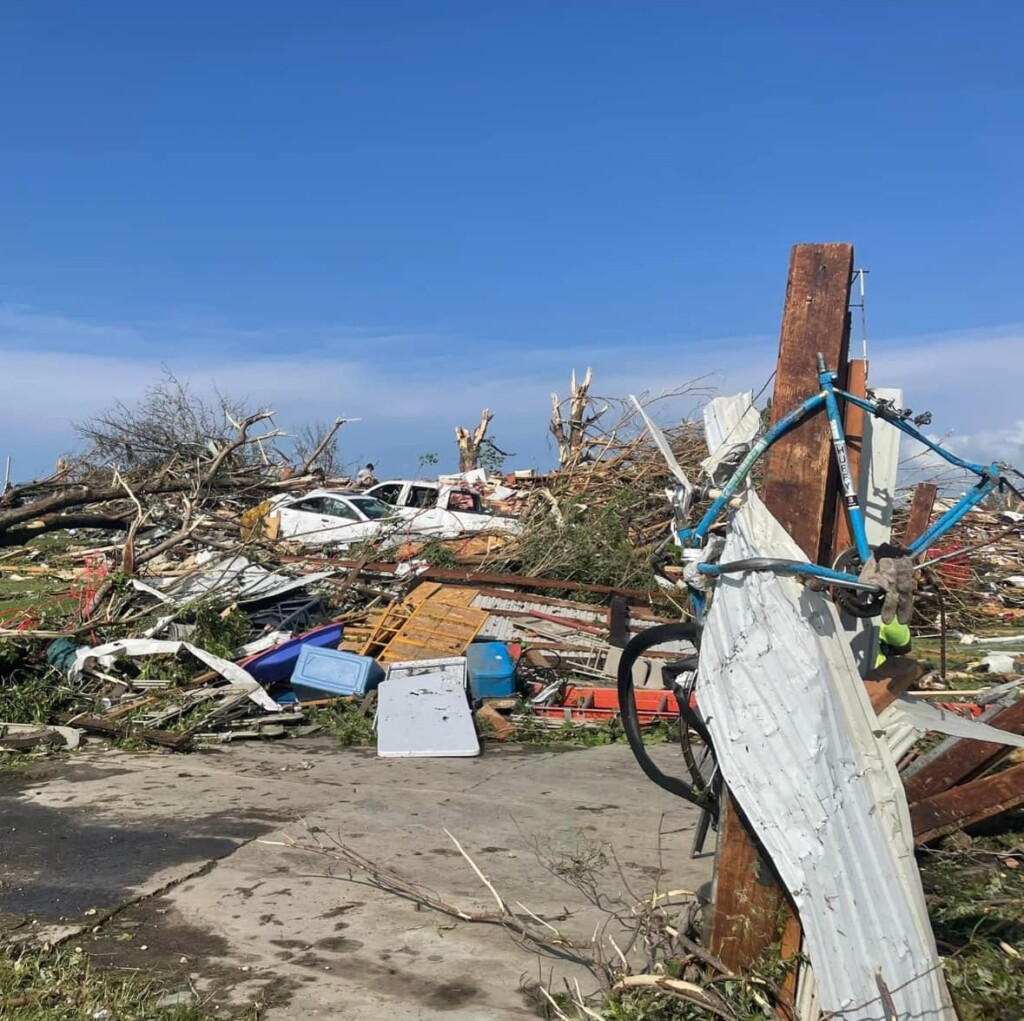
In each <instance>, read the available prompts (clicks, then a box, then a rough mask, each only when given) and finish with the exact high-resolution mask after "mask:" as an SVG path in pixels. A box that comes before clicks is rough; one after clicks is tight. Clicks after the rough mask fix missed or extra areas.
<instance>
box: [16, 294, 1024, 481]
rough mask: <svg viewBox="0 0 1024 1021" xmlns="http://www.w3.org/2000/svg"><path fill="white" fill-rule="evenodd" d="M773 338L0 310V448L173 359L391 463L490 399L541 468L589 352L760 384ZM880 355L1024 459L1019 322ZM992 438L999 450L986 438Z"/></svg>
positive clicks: (661, 385)
mask: <svg viewBox="0 0 1024 1021" xmlns="http://www.w3.org/2000/svg"><path fill="white" fill-rule="evenodd" d="M310 341H311V342H312V343H310ZM311 348H312V349H311ZM776 348H777V342H776V340H775V339H774V338H772V337H744V338H732V339H718V340H704V341H687V342H680V343H679V344H672V345H668V344H658V345H655V344H642V345H636V344H633V345H628V346H626V345H624V346H623V347H621V348H612V347H604V348H597V349H595V348H590V347H585V346H582V345H578V346H565V347H561V348H557V349H550V348H549V349H543V350H537V349H530V347H529V346H528V345H526V344H521V343H494V342H492V343H480V342H470V341H467V340H465V339H459V340H458V341H457V342H456V341H454V340H444V339H441V338H437V337H432V336H428V335H427V334H422V335H418V336H415V337H412V336H409V335H402V334H395V333H383V332H381V333H376V334H375V333H373V332H372V331H357V330H350V329H338V330H328V329H323V330H317V331H313V332H312V333H309V332H303V333H301V334H300V333H299V332H298V331H294V332H292V331H284V330H275V331H267V332H264V333H255V332H253V331H236V330H233V329H231V328H230V326H225V325H224V324H206V325H204V324H195V323H191V324H174V323H163V324H155V325H154V324H148V325H147V324H141V325H140V324H127V325H126V324H112V325H110V326H104V325H103V324H98V323H94V322H93V323H82V322H78V321H76V320H74V319H70V318H67V317H61V316H51V315H44V314H39V313H36V312H33V311H32V310H27V309H9V308H8V309H0V351H2V352H3V372H2V374H0V402H2V406H3V409H4V414H5V421H6V424H7V426H8V428H7V430H6V434H7V437H8V440H7V446H8V450H7V451H0V455H2V454H4V453H10V454H11V455H13V456H14V458H15V463H16V465H17V466H18V468H19V469H20V470H18V471H16V475H18V476H19V477H23V476H24V475H25V474H26V473H33V474H34V473H36V472H39V471H44V470H46V469H47V468H48V467H49V466H50V465H52V463H53V458H54V457H55V456H56V455H57V454H58V453H60V452H61V451H62V450H65V449H67V448H68V447H69V446H71V445H72V444H73V442H74V434H73V431H72V428H71V423H72V422H74V421H80V420H82V419H84V418H87V417H89V416H90V415H91V414H94V413H95V412H96V411H98V410H100V409H101V408H104V407H107V406H109V405H110V404H112V403H113V402H114V401H117V400H120V401H123V402H125V403H131V402H133V401H134V400H136V399H137V398H138V397H139V396H140V395H141V394H142V393H143V392H144V390H145V388H146V386H147V385H149V384H150V383H152V382H153V381H154V380H155V379H156V378H157V377H158V376H159V375H160V374H161V372H162V371H163V366H164V365H166V366H167V367H169V368H170V369H171V370H172V371H173V372H174V373H175V374H176V375H178V376H179V377H181V378H185V379H188V380H189V381H190V382H191V384H192V385H193V387H194V388H195V389H196V390H197V391H199V392H212V390H213V389H214V388H215V387H217V388H219V389H220V390H222V391H224V392H226V393H229V394H232V395H239V396H245V397H247V398H248V399H249V401H250V402H251V403H252V404H253V405H258V406H261V407H262V406H265V407H270V408H272V409H273V410H275V411H276V412H277V413H278V421H279V423H280V424H281V425H282V426H284V427H286V428H297V427H298V426H300V425H301V424H303V423H306V422H309V421H314V420H326V419H333V418H334V417H335V416H337V415H347V416H351V417H358V418H361V419H362V421H361V422H360V423H354V424H352V425H351V426H349V427H347V428H346V430H344V432H343V437H342V447H343V452H344V453H345V455H346V457H348V458H350V459H351V460H352V461H357V460H362V459H363V458H367V457H372V458H373V459H375V460H376V461H381V462H384V470H385V471H387V472H388V473H408V472H411V471H413V470H414V468H415V465H416V460H417V457H418V455H419V454H422V453H426V452H437V453H440V454H441V457H442V461H441V467H442V468H446V467H449V466H450V461H451V459H452V458H453V457H454V453H455V446H454V442H453V439H452V430H453V427H454V426H455V425H457V424H467V425H468V424H472V423H475V421H476V420H477V417H478V416H479V413H480V410H481V408H483V407H490V408H491V409H492V410H493V411H494V412H495V416H496V417H495V420H494V426H493V430H494V435H495V437H496V439H497V440H498V442H499V443H500V444H501V445H502V446H503V447H504V448H506V449H510V450H512V451H515V452H516V453H517V454H518V455H519V456H518V457H517V462H518V463H520V464H525V465H529V464H534V465H536V466H538V467H547V466H548V465H549V463H550V460H551V457H550V453H549V450H548V436H547V421H548V416H549V413H550V394H551V392H552V391H557V392H558V393H560V394H562V395H563V396H564V395H565V394H566V391H567V389H568V382H569V375H570V372H571V371H572V369H573V368H574V367H575V368H576V369H577V371H579V372H582V371H583V370H584V369H585V368H586V367H587V366H588V365H591V366H592V367H593V369H594V379H595V382H594V387H593V390H594V392H595V393H599V394H610V395H617V396H621V395H625V394H627V393H630V392H639V391H644V390H650V391H654V392H661V391H664V390H668V389H671V388H673V387H675V386H677V385H679V384H680V383H683V382H685V381H687V380H692V379H694V378H696V377H699V376H706V375H708V374H711V376H712V378H711V380H710V382H711V383H712V384H713V385H715V386H717V388H718V389H719V390H720V391H722V392H735V391H737V390H740V389H748V388H752V389H754V390H755V391H756V390H758V389H760V387H761V385H762V384H763V383H764V382H765V380H766V379H767V377H768V376H769V374H770V373H771V371H772V369H773V368H774V364H775V357H776ZM268 352H269V353H268ZM870 354H871V380H872V383H874V384H876V385H879V386H882V385H892V384H896V385H900V386H902V387H903V390H904V394H905V400H906V403H909V404H910V405H911V406H912V407H913V408H914V409H915V411H919V410H923V409H924V408H926V407H927V408H931V409H932V410H933V411H934V412H935V427H934V428H936V429H937V430H938V431H940V432H946V431H948V430H950V429H952V428H953V427H954V426H955V427H956V430H957V431H956V432H955V433H954V436H955V437H956V438H957V440H958V442H959V444H960V446H959V447H958V449H962V450H963V452H964V453H965V454H967V453H968V452H969V454H970V456H972V457H974V456H977V457H979V458H982V457H985V458H991V457H1005V458H1006V459H1009V460H1013V459H1014V458H1016V459H1017V460H1024V458H1022V457H1021V438H1022V432H1024V425H1022V422H1021V418H1020V409H1021V401H1020V396H1019V393H1018V392H1017V390H1018V388H1019V383H1020V380H1021V378H1022V376H1024V373H1022V372H1021V368H1022V364H1024V328H1019V327H1018V328H1014V327H1007V328H1004V329H1002V330H997V331H975V332H971V331H958V332H955V333H948V334H940V335H938V336H932V337H916V338H910V339H899V340H879V341H876V342H874V343H873V344H872V349H871V352H870ZM679 408H680V406H679V405H676V406H675V408H673V409H665V411H664V412H663V414H664V415H668V414H670V413H671V412H672V411H675V412H676V413H678V412H679ZM986 445H990V446H991V449H985V450H982V449H981V448H982V447H985V446H986ZM976 446H977V449H976Z"/></svg>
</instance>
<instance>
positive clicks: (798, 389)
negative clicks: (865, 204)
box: [761, 244, 853, 563]
mask: <svg viewBox="0 0 1024 1021" xmlns="http://www.w3.org/2000/svg"><path fill="white" fill-rule="evenodd" d="M852 273H853V245H848V244H830V245H795V246H794V247H793V252H792V257H791V259H790V264H789V281H788V283H787V285H786V306H785V311H784V313H783V317H782V339H781V341H780V344H779V360H778V364H777V367H776V371H777V375H776V377H775V393H774V396H773V397H772V423H773V424H774V423H775V422H778V421H779V419H780V418H782V417H783V416H784V415H786V414H788V413H789V412H790V411H792V410H793V409H794V408H796V407H797V406H798V405H800V404H801V403H802V402H803V401H805V400H806V399H807V398H808V397H810V396H812V395H813V394H816V393H818V390H819V387H818V371H817V367H816V365H815V354H816V352H818V351H820V352H821V353H822V354H824V356H825V361H826V363H827V365H828V367H829V368H830V369H836V370H838V372H839V382H840V384H843V383H845V382H846V375H847V373H846V363H847V356H848V350H849V325H850V322H849V320H850V317H849V311H848V306H849V303H850V280H851V276H852ZM836 478H837V471H836V468H835V464H834V462H833V458H832V444H831V440H830V435H829V428H828V420H827V419H826V417H825V416H824V415H823V414H822V415H818V416H817V417H815V418H814V419H813V420H811V421H810V422H805V423H803V424H802V425H801V426H800V427H799V428H798V429H796V430H794V431H793V432H792V433H790V435H789V436H787V437H785V438H784V439H782V440H780V441H779V442H778V443H776V444H775V445H774V446H773V447H772V449H771V450H770V451H768V453H767V455H766V456H765V483H764V486H763V488H762V494H761V495H762V497H763V499H764V502H765V504H766V505H767V507H768V509H769V510H770V511H771V512H772V513H773V514H774V515H775V517H776V518H778V520H779V521H780V522H781V523H782V526H783V527H784V528H785V529H786V531H787V532H789V534H790V535H792V536H793V538H794V539H795V540H796V543H797V545H798V546H800V548H801V549H802V550H803V551H804V552H805V553H806V554H807V556H808V559H810V560H812V561H815V562H817V563H825V562H827V561H828V560H829V556H830V554H831V547H832V522H833V521H834V520H835V508H836V502H837V501H836V493H837V486H836ZM823 523H825V524H824V527H823Z"/></svg>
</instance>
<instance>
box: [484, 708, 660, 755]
mask: <svg viewBox="0 0 1024 1021" xmlns="http://www.w3.org/2000/svg"><path fill="white" fill-rule="evenodd" d="M514 722H515V724H516V729H515V733H514V734H511V735H510V736H509V738H508V740H509V741H512V742H514V743H515V744H525V745H553V744H570V745H576V746H578V747H581V748H594V747H598V746H600V745H608V744H625V743H626V732H625V731H624V730H623V728H622V719H621V718H620V717H619V716H612V717H610V718H609V719H608V720H604V721H594V720H588V721H579V722H576V721H573V720H566V721H564V722H563V723H561V724H560V725H559V726H557V727H550V726H547V725H546V724H545V723H544V721H543V720H542V719H541V718H540V717H538V716H535V715H533V714H532V713H531V712H530V710H529V707H528V706H523V707H521V709H520V711H519V713H518V714H517V716H516V719H515V720H514ZM483 736H487V735H486V734H484V735H483ZM643 738H644V744H666V743H668V742H672V741H678V740H679V726H678V724H677V723H675V722H674V721H670V720H658V721H656V722H655V723H654V724H652V725H651V726H648V727H644V730H643Z"/></svg>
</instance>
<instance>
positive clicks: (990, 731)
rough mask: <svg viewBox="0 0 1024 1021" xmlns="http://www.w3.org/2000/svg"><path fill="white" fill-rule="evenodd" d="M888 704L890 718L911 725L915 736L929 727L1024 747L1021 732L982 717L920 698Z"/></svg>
mask: <svg viewBox="0 0 1024 1021" xmlns="http://www.w3.org/2000/svg"><path fill="white" fill-rule="evenodd" d="M889 708H890V709H891V710H892V712H891V714H890V715H891V717H892V719H894V720H897V721H899V722H900V723H905V724H907V725H908V726H910V727H912V728H913V729H914V731H915V732H916V733H915V737H920V736H921V735H922V734H924V733H927V732H928V731H930V730H931V731H934V732H935V733H937V734H949V735H950V736H951V737H965V738H967V739H968V740H971V741H988V742H993V743H995V744H1005V745H1009V746H1010V747H1011V748H1024V734H1013V733H1011V732H1010V731H1008V730H1000V729H999V728H998V727H990V726H989V725H988V724H987V723H982V722H981V720H971V719H968V718H967V717H966V716H960V715H959V714H958V713H951V712H950V711H949V710H948V709H943V708H941V706H937V705H929V704H928V703H927V702H922V701H920V699H916V698H907V697H903V698H898V699H897V700H896V701H895V702H893V704H892V705H891V706H890V707H889Z"/></svg>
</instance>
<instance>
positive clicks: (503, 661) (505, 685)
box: [466, 642, 516, 698]
mask: <svg viewBox="0 0 1024 1021" xmlns="http://www.w3.org/2000/svg"><path fill="white" fill-rule="evenodd" d="M466 660H467V663H468V666H469V690H470V691H471V692H472V693H473V698H508V697H509V695H512V694H513V693H514V692H515V684H516V665H515V663H514V662H513V661H512V657H511V656H510V655H509V652H508V649H507V648H506V646H505V643H504V642H474V643H473V644H471V645H470V646H469V648H468V649H466Z"/></svg>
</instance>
